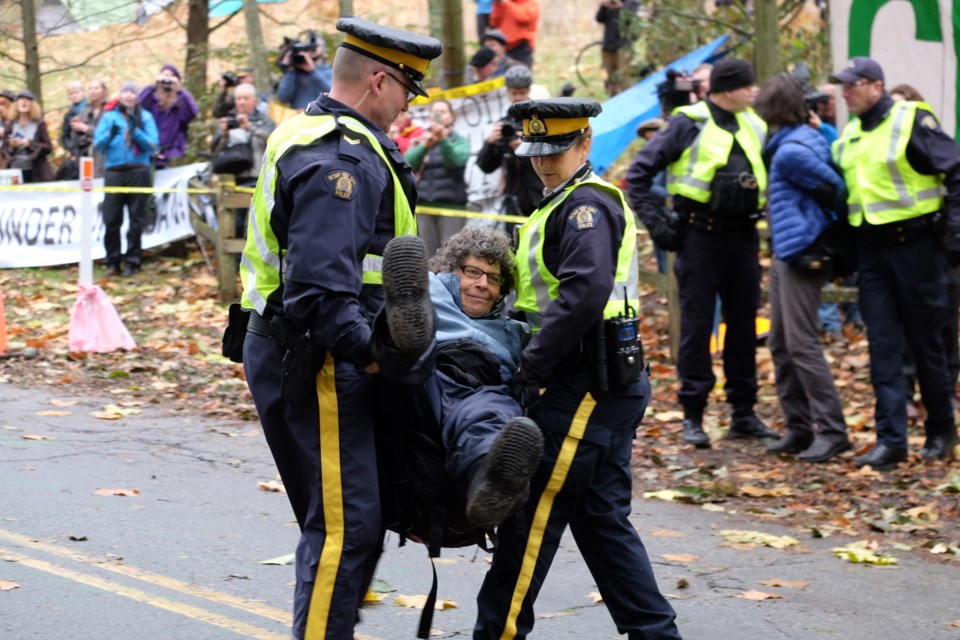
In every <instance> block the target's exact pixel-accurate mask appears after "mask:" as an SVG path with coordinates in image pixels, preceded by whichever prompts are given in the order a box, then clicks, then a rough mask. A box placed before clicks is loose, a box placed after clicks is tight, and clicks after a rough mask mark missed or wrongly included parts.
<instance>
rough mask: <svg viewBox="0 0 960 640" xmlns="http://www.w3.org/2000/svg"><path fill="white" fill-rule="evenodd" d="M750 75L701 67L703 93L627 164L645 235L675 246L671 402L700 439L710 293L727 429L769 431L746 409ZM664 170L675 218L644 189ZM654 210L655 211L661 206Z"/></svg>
mask: <svg viewBox="0 0 960 640" xmlns="http://www.w3.org/2000/svg"><path fill="white" fill-rule="evenodd" d="M753 87H754V77H753V70H752V69H751V67H750V65H749V64H748V63H746V62H743V61H742V60H732V59H727V60H722V61H720V62H718V63H717V64H716V65H715V66H714V67H713V70H712V71H711V73H710V95H709V96H708V97H707V99H705V100H703V101H701V102H698V103H697V104H694V105H691V106H685V107H680V108H678V109H677V110H676V111H675V112H674V115H673V116H671V117H670V118H669V120H667V124H666V126H665V127H664V128H663V129H662V130H661V132H660V133H659V134H658V135H657V136H656V137H654V138H653V139H652V140H651V141H650V142H648V143H647V145H646V146H645V147H644V148H643V150H642V151H641V152H640V153H639V154H638V155H637V157H636V159H635V160H634V161H633V164H632V165H631V167H630V170H629V171H628V173H627V189H628V194H629V196H630V203H631V205H632V206H633V210H634V211H636V212H637V215H638V216H639V217H640V219H641V220H642V221H643V223H644V224H645V225H646V226H647V229H649V231H650V236H651V237H652V238H653V240H654V242H656V243H657V244H658V245H660V246H661V247H663V248H664V249H667V250H668V251H676V252H677V262H676V273H677V281H678V284H679V288H680V352H679V356H678V359H677V374H678V375H679V377H680V385H681V386H680V393H679V395H680V404H681V405H683V413H684V421H683V440H684V442H687V443H689V444H693V445H695V446H697V447H709V446H710V439H709V438H708V437H707V435H706V434H705V433H704V431H703V410H704V407H705V406H706V403H707V396H708V395H709V394H710V391H711V390H712V389H713V387H714V384H715V383H716V377H715V376H714V375H713V367H712V363H711V361H710V334H711V331H712V328H713V317H714V311H715V305H716V297H717V294H718V293H719V295H720V301H721V303H722V305H723V315H724V318H725V320H726V323H727V333H726V341H725V343H724V346H723V370H724V373H725V375H726V385H725V390H726V393H727V400H728V401H729V402H730V403H731V404H732V405H733V420H732V423H731V425H730V431H729V433H728V434H727V437H728V438H774V437H777V433H776V432H775V431H771V430H770V429H768V428H767V427H766V426H764V424H763V423H762V422H760V420H759V419H758V418H757V416H756V414H754V412H753V405H754V403H755V402H756V399H757V376H756V373H757V366H756V343H757V336H756V326H755V322H756V310H757V306H758V304H759V301H760V262H759V239H758V236H757V230H756V220H757V218H758V217H759V213H758V212H759V211H760V210H761V208H762V207H763V204H764V199H765V195H764V191H765V189H766V187H767V172H766V169H765V168H764V164H763V158H762V157H761V154H762V151H763V144H764V140H765V137H766V125H765V124H764V123H763V121H762V120H760V118H759V117H758V116H757V115H756V114H755V113H754V112H753V110H752V109H751V108H750V104H751V103H752V102H753ZM663 169H667V191H668V192H669V193H670V194H671V195H672V196H673V206H674V209H675V210H676V211H677V212H678V213H679V219H678V220H677V219H673V218H668V217H665V216H664V215H663V214H662V213H658V211H657V208H656V206H655V204H654V199H653V196H652V195H651V193H650V188H651V185H652V183H653V179H654V176H656V175H657V173H658V172H660V171H661V170H663ZM661 211H663V210H662V209H661Z"/></svg>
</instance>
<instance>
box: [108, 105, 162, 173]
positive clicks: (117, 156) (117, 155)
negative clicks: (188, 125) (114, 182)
mask: <svg viewBox="0 0 960 640" xmlns="http://www.w3.org/2000/svg"><path fill="white" fill-rule="evenodd" d="M137 111H139V112H140V113H139V117H140V126H139V127H134V129H133V132H132V133H131V134H130V140H129V143H128V141H127V123H128V122H129V118H128V116H127V114H125V113H123V112H121V111H120V106H119V105H117V106H116V107H115V108H113V109H110V110H109V111H108V110H106V109H104V111H103V115H102V116H101V117H100V122H99V123H98V124H97V130H96V131H95V132H94V134H93V147H94V149H96V150H97V151H99V152H100V153H102V154H104V162H103V166H104V168H106V169H110V168H111V167H118V166H120V165H127V164H143V165H147V166H150V156H151V155H152V154H153V153H155V152H156V151H157V148H158V146H159V144H160V135H159V134H158V133H157V124H156V122H155V121H154V119H153V115H152V114H151V113H150V112H149V111H147V110H146V109H143V108H142V107H139V106H138V107H137Z"/></svg>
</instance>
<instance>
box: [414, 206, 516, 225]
mask: <svg viewBox="0 0 960 640" xmlns="http://www.w3.org/2000/svg"><path fill="white" fill-rule="evenodd" d="M417 213H425V214H427V215H428V216H446V217H450V218H480V219H484V220H500V221H503V222H516V223H518V224H523V223H524V222H526V221H527V218H526V217H525V216H511V215H506V214H504V215H501V214H499V213H486V212H484V211H464V210H462V209H441V208H439V207H417Z"/></svg>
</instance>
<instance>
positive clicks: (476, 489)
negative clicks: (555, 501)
mask: <svg viewBox="0 0 960 640" xmlns="http://www.w3.org/2000/svg"><path fill="white" fill-rule="evenodd" d="M542 457H543V434H542V433H541V432H540V427H538V426H537V424H536V423H535V422H534V421H533V420H531V419H529V418H511V419H510V420H509V421H507V424H506V425H504V427H503V430H502V431H501V432H500V434H499V435H498V436H497V438H496V439H495V440H494V441H493V445H492V446H491V447H490V451H489V452H487V454H486V455H485V456H484V457H483V458H481V459H480V461H479V462H477V463H476V464H475V465H474V466H473V468H472V469H471V471H470V475H469V478H470V481H469V484H468V486H467V509H466V512H467V520H468V521H469V522H470V524H472V525H474V526H476V527H480V528H483V529H492V528H494V527H496V526H498V525H499V524H500V523H501V522H503V521H504V520H506V518H507V517H508V516H509V515H510V514H511V513H513V512H514V511H516V509H517V508H518V507H520V505H521V503H523V501H524V500H525V499H526V497H527V495H528V493H529V490H530V478H532V477H533V473H534V472H535V471H536V470H537V466H538V465H539V464H540V459H541V458H542Z"/></svg>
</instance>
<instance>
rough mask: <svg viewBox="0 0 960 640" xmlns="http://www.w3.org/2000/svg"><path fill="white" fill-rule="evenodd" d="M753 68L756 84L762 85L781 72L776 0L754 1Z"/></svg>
mask: <svg viewBox="0 0 960 640" xmlns="http://www.w3.org/2000/svg"><path fill="white" fill-rule="evenodd" d="M753 20H754V23H753V24H754V34H755V36H754V43H755V44H754V50H753V66H754V69H755V70H756V72H757V82H758V83H759V84H762V83H763V82H764V81H765V80H767V79H769V78H772V77H773V76H775V75H777V74H778V73H780V71H781V68H780V67H781V63H780V21H779V13H778V11H777V0H756V1H755V2H754V11H753Z"/></svg>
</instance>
